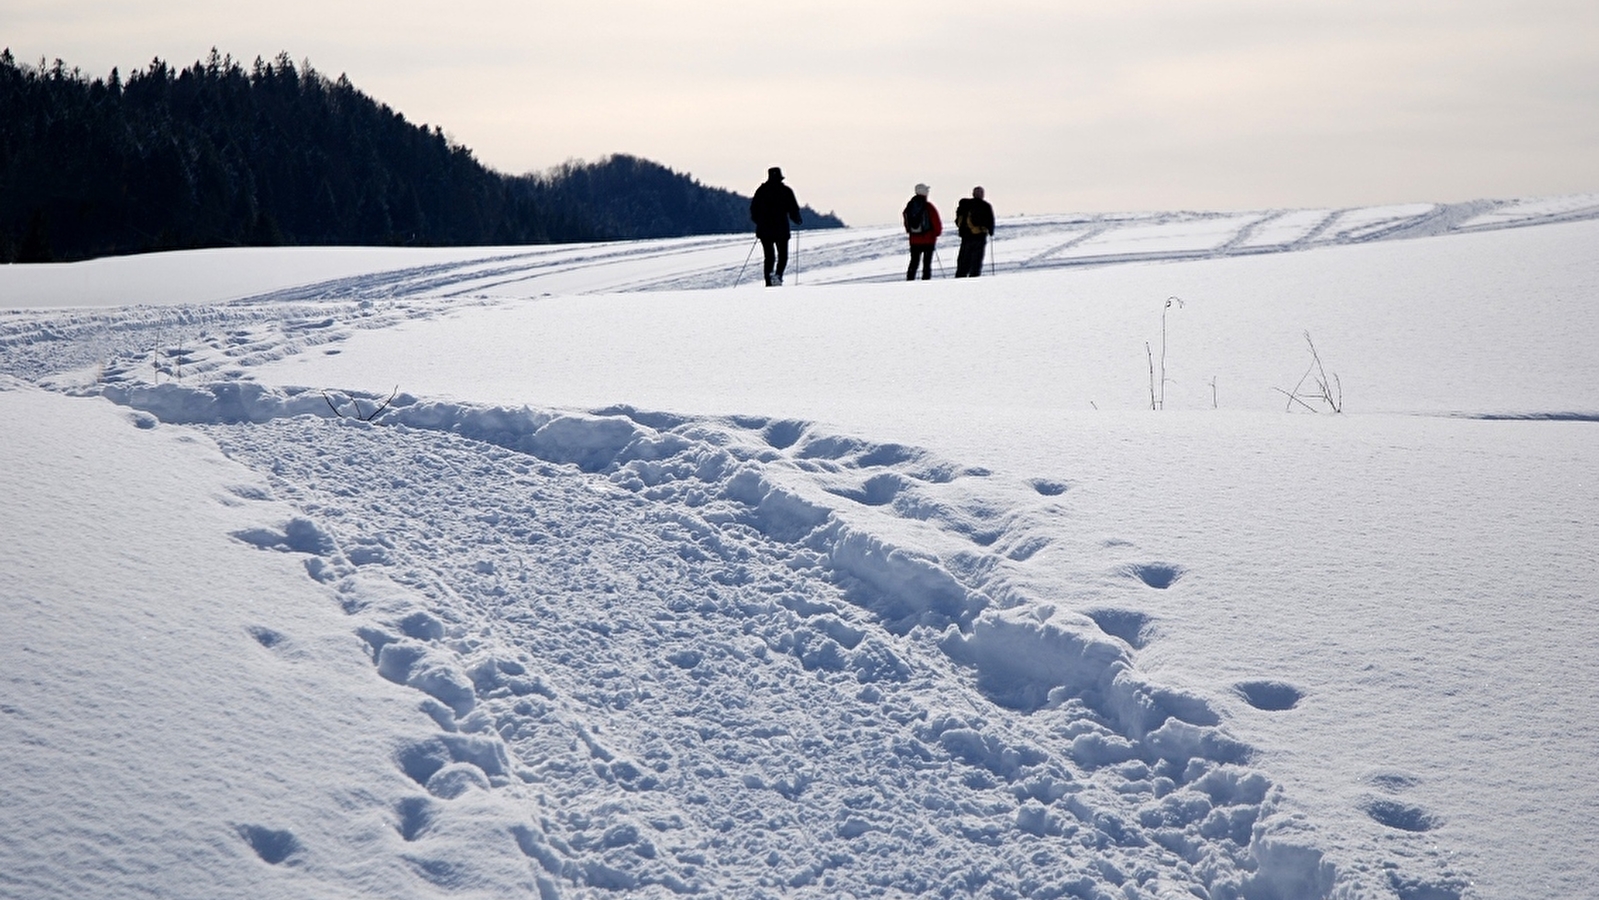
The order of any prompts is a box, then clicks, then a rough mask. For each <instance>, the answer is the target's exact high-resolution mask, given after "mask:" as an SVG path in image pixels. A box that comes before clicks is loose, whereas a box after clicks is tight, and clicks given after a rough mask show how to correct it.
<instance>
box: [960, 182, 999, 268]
mask: <svg viewBox="0 0 1599 900" xmlns="http://www.w3.org/2000/svg"><path fill="white" fill-rule="evenodd" d="M955 230H956V231H957V232H959V233H960V236H961V252H960V256H958V257H956V259H955V277H956V278H976V277H977V276H979V275H981V274H983V251H984V249H986V248H987V246H988V236H989V235H991V234H993V233H994V207H992V206H989V205H988V201H987V200H984V199H983V189H982V188H980V187H974V188H972V195H971V196H970V197H967V198H966V199H964V200H962V201H961V202H960V204H959V205H958V206H956V207H955Z"/></svg>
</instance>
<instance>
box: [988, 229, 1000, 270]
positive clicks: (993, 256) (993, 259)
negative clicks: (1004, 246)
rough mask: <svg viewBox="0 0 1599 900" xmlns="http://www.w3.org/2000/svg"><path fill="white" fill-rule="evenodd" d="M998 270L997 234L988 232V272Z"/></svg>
mask: <svg viewBox="0 0 1599 900" xmlns="http://www.w3.org/2000/svg"><path fill="white" fill-rule="evenodd" d="M998 271H999V236H998V235H996V234H994V233H993V232H989V233H988V274H989V275H993V274H994V273H995V272H998Z"/></svg>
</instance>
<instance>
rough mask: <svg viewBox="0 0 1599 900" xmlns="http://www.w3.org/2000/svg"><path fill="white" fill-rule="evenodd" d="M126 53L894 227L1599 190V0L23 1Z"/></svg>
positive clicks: (88, 45) (492, 149)
mask: <svg viewBox="0 0 1599 900" xmlns="http://www.w3.org/2000/svg"><path fill="white" fill-rule="evenodd" d="M0 44H4V45H6V46H9V47H10V48H11V50H12V52H13V53H14V54H15V55H16V56H17V58H18V59H19V60H22V61H28V62H36V61H37V60H38V59H39V58H40V57H45V58H48V59H50V60H54V59H55V58H57V57H59V58H61V59H63V60H65V61H66V62H67V63H68V64H69V65H75V66H79V67H81V68H82V69H83V70H84V71H85V72H86V73H89V74H91V75H97V76H103V75H105V74H106V73H108V72H109V71H110V69H111V67H112V66H118V67H120V68H121V69H122V71H123V72H124V73H127V72H128V71H130V70H132V69H136V68H142V67H144V66H145V65H147V64H148V63H149V62H150V60H151V58H152V57H155V56H160V57H162V58H163V59H166V60H167V61H168V62H171V63H174V64H178V65H187V64H188V63H191V62H193V61H195V60H196V59H199V58H201V57H203V56H204V55H205V54H206V53H207V52H208V51H209V50H210V48H211V47H212V46H213V45H214V46H216V47H217V48H218V49H219V50H221V51H222V52H223V53H231V54H232V55H233V56H235V57H237V58H241V59H242V60H243V61H244V62H245V63H246V64H248V63H249V62H250V61H251V60H253V59H254V58H255V57H256V56H258V55H259V56H263V57H267V58H271V57H273V56H275V55H276V54H277V53H278V52H279V51H281V50H286V51H288V52H289V54H290V55H291V56H293V57H294V58H295V60H296V61H299V60H301V59H303V58H309V59H310V61H311V63H312V65H314V66H315V67H316V68H317V69H319V70H320V71H322V72H324V73H326V74H327V75H329V76H331V77H336V76H338V75H339V74H340V73H344V74H347V75H348V76H349V77H350V80H351V81H353V82H354V83H355V85H356V86H357V87H358V88H360V89H361V90H363V91H365V92H366V93H368V94H370V95H372V96H373V97H375V98H377V99H378V100H380V101H382V102H385V103H388V104H389V105H390V106H392V107H394V108H395V109H397V110H399V111H400V112H402V113H404V114H405V115H406V117H407V118H408V119H411V120H412V121H415V122H425V123H428V124H430V125H441V126H443V128H444V129H445V131H447V132H448V133H449V134H451V135H452V136H453V137H454V138H455V139H456V140H457V141H459V142H461V143H463V144H465V145H467V146H469V147H471V148H472V149H473V150H474V151H475V152H476V154H477V157H478V158H479V159H480V160H482V161H483V162H484V163H486V164H487V165H489V166H492V167H493V168H496V169H499V170H501V171H506V172H513V173H519V172H525V171H529V170H535V169H544V168H548V167H549V166H552V165H555V164H557V163H560V162H562V161H564V160H566V159H569V158H582V159H596V158H598V157H600V156H603V155H605V154H608V153H632V154H635V155H638V156H643V157H647V158H649V159H652V160H655V161H657V162H660V163H663V164H665V165H668V166H671V167H672V168H674V169H677V170H679V171H687V172H690V173H692V174H693V175H694V176H695V177H697V178H699V179H700V180H701V181H703V182H705V183H707V184H712V185H716V186H720V187H728V188H732V189H735V190H738V191H741V192H744V193H748V192H750V191H751V190H753V189H754V187H755V185H756V184H758V183H759V182H760V181H761V180H762V179H763V178H764V176H765V172H766V168H767V166H771V165H780V166H782V167H783V169H784V171H785V172H786V173H787V174H788V176H789V183H790V184H791V185H792V186H793V187H794V188H795V190H796V192H797V193H798V194H799V197H800V199H801V201H802V202H805V203H809V204H811V205H812V206H814V207H816V208H818V209H822V210H827V209H832V210H835V211H836V212H838V214H839V215H841V216H842V217H843V218H844V219H845V220H846V221H847V222H849V223H851V224H858V225H866V224H873V223H880V222H890V221H894V220H895V218H896V216H897V215H898V210H899V208H900V206H901V205H903V203H904V200H905V198H906V197H908V196H909V195H910V192H911V187H912V185H914V184H915V183H916V182H918V181H925V182H927V183H929V184H931V185H932V186H933V200H934V202H935V203H942V204H945V205H948V206H951V207H952V206H953V204H954V202H955V200H956V199H957V198H959V197H962V196H965V195H966V194H967V193H968V192H969V190H970V188H971V187H972V186H973V185H975V184H982V185H984V186H985V187H986V188H987V189H988V194H989V199H990V200H992V201H993V202H994V204H995V206H996V208H997V210H998V211H999V212H1000V213H1001V214H1002V215H1006V214H1014V213H1030V214H1041V213H1054V212H1075V211H1112V210H1139V209H1242V208H1261V207H1282V206H1322V205H1334V206H1348V205H1360V204H1375V203H1388V202H1409V201H1449V200H1464V199H1472V198H1478V197H1515V196H1528V195H1542V194H1560V193H1572V192H1581V191H1593V190H1599V164H1596V161H1599V3H1596V2H1594V0H1118V2H1111V3H1107V2H1105V0H1094V2H1080V0H986V2H980V0H923V2H908V0H887V2H870V0H794V2H788V3H770V4H761V3H750V2H748V0H700V2H685V0H577V2H569V3H558V4H557V3H547V2H539V0H532V2H529V0H453V2H439V0H427V2H422V0H357V2H342V0H317V2H313V0H270V2H262V0H250V2H238V0H151V2H148V3H127V2H125V0H0Z"/></svg>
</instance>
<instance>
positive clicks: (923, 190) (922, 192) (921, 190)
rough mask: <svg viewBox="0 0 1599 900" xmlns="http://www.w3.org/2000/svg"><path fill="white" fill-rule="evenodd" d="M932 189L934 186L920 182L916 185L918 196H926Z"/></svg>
mask: <svg viewBox="0 0 1599 900" xmlns="http://www.w3.org/2000/svg"><path fill="white" fill-rule="evenodd" d="M931 190H932V188H930V187H928V186H927V185H925V184H918V185H917V186H916V196H918V197H925V196H927V192H928V191H931Z"/></svg>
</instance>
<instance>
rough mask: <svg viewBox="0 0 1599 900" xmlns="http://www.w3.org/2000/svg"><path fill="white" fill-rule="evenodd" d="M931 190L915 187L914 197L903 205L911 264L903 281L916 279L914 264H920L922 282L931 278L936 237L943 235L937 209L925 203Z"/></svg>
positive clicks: (922, 186)
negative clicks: (909, 242)
mask: <svg viewBox="0 0 1599 900" xmlns="http://www.w3.org/2000/svg"><path fill="white" fill-rule="evenodd" d="M932 190H933V189H932V188H930V187H928V186H927V185H925V184H918V185H917V186H916V195H915V196H913V197H911V201H910V202H909V203H907V204H905V212H904V218H905V233H906V234H908V235H910V239H911V264H910V267H909V268H907V269H906V270H905V280H906V281H913V280H915V278H916V263H917V262H918V261H920V262H921V264H922V280H923V281H928V280H930V279H931V278H932V277H933V249H934V245H935V244H937V243H938V236H939V235H941V234H943V233H944V223H943V221H942V220H940V219H939V218H938V207H936V206H934V205H933V204H931V203H929V202H927V195H928V194H930V193H932Z"/></svg>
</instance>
